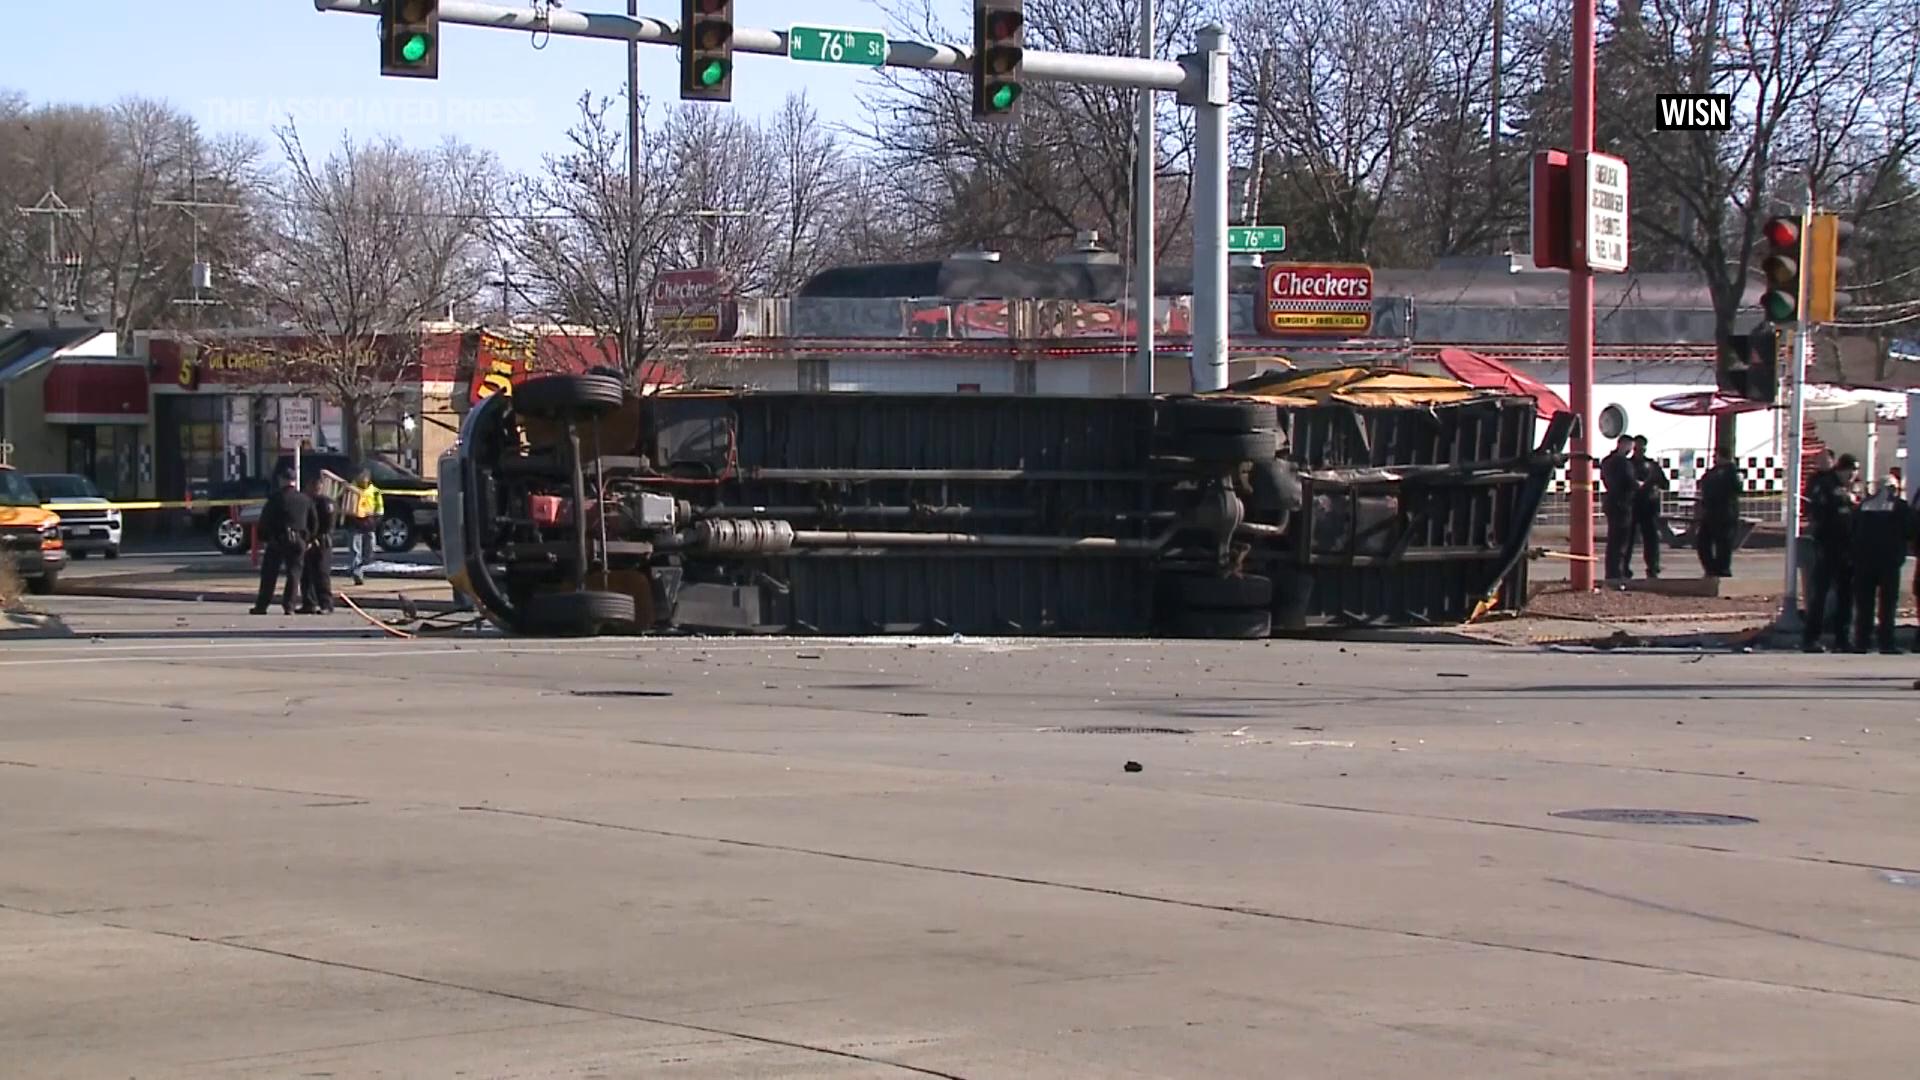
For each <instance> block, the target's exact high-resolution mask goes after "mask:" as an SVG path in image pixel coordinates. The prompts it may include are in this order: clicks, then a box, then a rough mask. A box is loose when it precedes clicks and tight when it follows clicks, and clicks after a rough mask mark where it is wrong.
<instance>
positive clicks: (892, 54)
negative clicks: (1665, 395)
mask: <svg viewBox="0 0 1920 1080" xmlns="http://www.w3.org/2000/svg"><path fill="white" fill-rule="evenodd" d="M1579 3H1580V4H1582V5H1584V6H1585V8H1586V10H1587V14H1588V37H1587V49H1586V57H1587V61H1586V64H1587V72H1588V79H1587V87H1588V92H1587V101H1588V110H1587V117H1588V122H1587V133H1588V139H1587V146H1588V148H1589V149H1591V145H1592V131H1593V125H1592V100H1593V95H1592V70H1593V48H1592V44H1593V41H1592V23H1591V17H1592V12H1593V0H1579ZM313 6H314V10H316V11H332V12H341V13H344V14H349V15H373V16H378V15H379V14H380V10H381V0H313ZM440 22H441V23H442V24H446V23H457V24H460V25H465V26H478V27H485V28H487V29H492V30H515V31H520V32H522V33H531V32H536V31H537V32H541V33H550V34H559V35H561V36H563V37H588V38H602V39H605V40H608V41H621V42H638V43H640V44H643V45H670V46H676V47H677V46H678V45H679V44H680V33H679V29H678V28H677V27H675V26H673V25H672V24H670V23H667V22H664V21H662V20H660V19H650V18H646V17H644V16H642V17H633V16H627V15H614V14H600V13H589V12H582V11H572V10H569V9H566V8H562V7H558V6H549V7H546V8H544V9H542V10H539V11H536V10H535V9H533V8H528V7H507V6H505V5H503V4H489V3H481V2H478V0H441V2H440ZM1196 44H1197V47H1198V51H1197V52H1196V53H1195V54H1193V55H1189V56H1186V57H1183V58H1181V59H1180V60H1178V61H1175V60H1156V59H1152V58H1149V57H1140V56H1097V55H1094V54H1091V53H1069V52H1027V53H1026V54H1025V57H1024V62H1023V66H1022V77H1023V78H1025V79H1028V80H1031V81H1034V82H1057V83H1075V84H1081V85H1094V86H1113V87H1119V88H1122V89H1132V90H1148V91H1155V90H1160V91H1171V92H1175V93H1177V94H1178V95H1179V100H1180V103H1181V104H1183V105H1188V106H1191V107H1192V108H1193V110H1194V131H1195V136H1196V151H1197V152H1196V154H1195V160H1194V165H1193V185H1194V194H1193V200H1194V206H1193V250H1194V268H1193V359H1192V364H1191V370H1192V373H1193V388H1194V389H1195V390H1218V389H1221V388H1223V387H1225V386H1226V384H1227V105H1228V84H1227V54H1228V40H1227V32H1226V31H1225V30H1224V29H1222V28H1220V27H1218V26H1209V27H1206V28H1204V29H1202V30H1201V31H1200V32H1199V33H1198V34H1197V35H1196ZM733 51H734V52H736V53H760V54H763V55H767V56H781V57H784V56H786V55H787V33H786V31H784V30H765V29H758V28H755V27H747V26H736V27H735V28H734V32H733ZM971 52H972V50H970V49H968V48H965V47H962V46H955V45H931V44H927V43H924V42H918V41H896V40H891V39H890V40H888V42H887V55H886V61H885V64H884V66H886V67H892V68H914V69H917V70H921V71H950V72H955V73H958V74H961V75H966V74H968V73H969V72H970V71H971V61H972V57H971ZM1575 53H1576V56H1578V55H1579V50H1578V49H1576V50H1575ZM1576 70H1578V68H1577V66H1576ZM1576 97H1577V95H1576ZM1576 113H1577V110H1576ZM1577 127H1578V121H1576V130H1577ZM1577 276H1578V275H1577V274H1576V277H1577ZM1591 284H1592V279H1591V276H1589V277H1588V290H1589V291H1588V303H1587V311H1588V324H1589V327H1591V323H1592V293H1591ZM1589 332H1590V331H1589ZM1591 359H1592V358H1591V350H1590V349H1589V356H1588V365H1587V376H1588V384H1589V387H1590V385H1591V381H1592V363H1591ZM1575 393H1576V395H1577V394H1578V393H1579V390H1578V389H1577V388H1576V390H1575ZM1588 397H1589V398H1590V397H1591V391H1590V389H1589V392H1588ZM1580 407H1581V406H1580V405H1579V404H1578V402H1577V401H1576V404H1575V409H1576V410H1578V409H1579V408H1580ZM1582 416H1583V419H1584V413H1583V414H1582ZM1579 437H1580V436H1576V439H1578V438H1579ZM1575 468H1576V469H1577V468H1579V465H1578V463H1577V461H1576V465H1575ZM1590 472H1591V470H1589V474H1590ZM1576 475H1577V473H1576ZM1591 495H1592V493H1591V491H1589V492H1588V505H1589V507H1591V504H1592V499H1591ZM1588 528H1589V530H1591V522H1589V525H1588ZM1588 546H1589V549H1590V548H1591V546H1592V537H1591V533H1590V532H1589V537H1588ZM1581 565H1582V564H1580V563H1578V562H1576V563H1575V564H1574V567H1575V570H1574V572H1575V574H1576V575H1577V574H1578V573H1579V572H1580V571H1579V567H1580V566H1581ZM1588 575H1589V577H1591V567H1590V566H1589V568H1588ZM1576 580H1577V579H1576ZM1588 584H1589V586H1591V584H1592V583H1591V581H1589V583H1588Z"/></svg>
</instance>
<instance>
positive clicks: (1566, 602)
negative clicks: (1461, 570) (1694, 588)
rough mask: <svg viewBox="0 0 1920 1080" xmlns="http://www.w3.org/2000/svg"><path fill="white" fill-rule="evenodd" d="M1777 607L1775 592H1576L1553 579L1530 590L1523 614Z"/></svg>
mask: <svg viewBox="0 0 1920 1080" xmlns="http://www.w3.org/2000/svg"><path fill="white" fill-rule="evenodd" d="M1779 607H1780V598H1779V597H1777V596H1665V595H1662V594H1660V593H1651V592H1629V591H1626V590H1623V589H1601V590H1599V591H1596V592H1589V593H1577V592H1574V591H1573V590H1572V589H1571V588H1569V587H1568V586H1567V585H1565V584H1562V583H1554V584H1551V585H1542V586H1539V587H1536V588H1535V589H1534V590H1533V595H1532V596H1530V597H1528V599H1527V607H1526V614H1528V615H1533V616H1541V617H1546V618H1557V619H1644V618H1657V617H1660V616H1688V615H1694V616H1714V615H1744V614H1749V613H1753V612H1761V613H1771V612H1774V611H1777V610H1779Z"/></svg>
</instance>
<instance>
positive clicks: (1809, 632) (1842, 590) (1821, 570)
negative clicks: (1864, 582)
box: [1800, 454, 1859, 652]
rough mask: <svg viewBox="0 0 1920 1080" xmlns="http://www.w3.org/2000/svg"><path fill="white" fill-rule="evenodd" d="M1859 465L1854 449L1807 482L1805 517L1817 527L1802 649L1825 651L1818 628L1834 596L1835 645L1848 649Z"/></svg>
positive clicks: (1801, 637) (1814, 528)
mask: <svg viewBox="0 0 1920 1080" xmlns="http://www.w3.org/2000/svg"><path fill="white" fill-rule="evenodd" d="M1858 469H1859V464H1858V462H1856V461H1855V460H1854V457H1853V455H1852V454H1841V455H1840V460H1838V461H1836V462H1834V463H1833V468H1831V469H1823V470H1821V471H1820V472H1818V473H1816V474H1814V477H1813V482H1812V483H1810V484H1808V485H1807V520H1808V522H1809V523H1810V524H1811V525H1812V526H1813V573H1812V574H1811V575H1810V578H1811V581H1810V582H1809V583H1808V586H1807V610H1806V618H1805V620H1804V629H1803V630H1802V631H1801V634H1800V648H1801V649H1802V650H1804V651H1806V652H1822V651H1824V650H1823V648H1822V647H1821V645H1820V627H1821V624H1822V623H1823V622H1824V621H1825V619H1826V614H1827V600H1828V598H1829V597H1831V598H1832V599H1833V604H1834V621H1833V638H1834V644H1835V645H1836V646H1837V647H1838V648H1841V649H1846V648H1848V647H1849V646H1848V644H1847V631H1848V630H1849V629H1851V627H1850V626H1849V625H1848V624H1849V623H1850V622H1852V616H1853V562H1852V559H1853V534H1852V529H1853V511H1854V501H1853V477H1854V474H1855V472H1857V471H1858Z"/></svg>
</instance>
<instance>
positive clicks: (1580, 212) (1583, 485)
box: [1567, 0, 1595, 591]
mask: <svg viewBox="0 0 1920 1080" xmlns="http://www.w3.org/2000/svg"><path fill="white" fill-rule="evenodd" d="M1594 6H1595V0H1573V153H1571V154H1569V155H1568V157H1569V158H1570V160H1569V161H1568V163H1567V164H1568V169H1567V172H1568V174H1569V175H1568V180H1569V181H1570V187H1571V188H1572V195H1573V197H1572V198H1571V199H1570V200H1569V202H1571V204H1572V205H1571V207H1570V210H1571V213H1570V215H1569V216H1570V217H1571V218H1572V219H1573V220H1572V222H1571V225H1572V226H1573V259H1572V262H1573V268H1572V269H1571V270H1569V271H1567V368H1568V370H1567V383H1568V387H1567V388H1568V391H1569V394H1568V396H1569V397H1570V398H1572V400H1571V401H1569V402H1568V404H1569V405H1570V406H1571V407H1572V409H1573V412H1574V415H1575V416H1577V417H1579V418H1580V426H1579V428H1577V429H1576V430H1575V432H1574V436H1573V461H1572V463H1571V468H1570V469H1569V476H1568V479H1569V480H1570V481H1571V483H1570V484H1569V485H1568V486H1569V487H1570V488H1572V490H1571V491H1570V492H1569V493H1568V499H1569V505H1568V513H1569V515H1570V516H1571V521H1570V526H1569V530H1568V539H1569V540H1570V541H1571V544H1570V546H1571V547H1572V548H1573V552H1572V554H1573V559H1572V562H1573V565H1572V567H1571V573H1572V579H1573V587H1574V589H1575V590H1576V591H1585V590H1588V589H1592V588H1593V580H1594V574H1593V553H1594V545H1593V456H1592V455H1593V271H1592V270H1590V269H1588V268H1587V199H1588V194H1587V157H1588V155H1590V154H1591V153H1592V152H1593V58H1594V55H1593V36H1594V26H1593V24H1594Z"/></svg>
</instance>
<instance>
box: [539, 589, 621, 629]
mask: <svg viewBox="0 0 1920 1080" xmlns="http://www.w3.org/2000/svg"><path fill="white" fill-rule="evenodd" d="M634 622H635V613H634V604H633V597H631V596H628V595H627V594H625V593H616V592H593V591H585V592H555V593H535V594H534V595H533V596H531V597H528V598H527V611H526V628H527V631H528V632H529V633H531V634H536V635H540V636H543V637H597V636H598V635H600V634H604V633H607V632H609V631H616V630H625V629H628V628H630V627H632V626H633V625H634Z"/></svg>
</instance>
